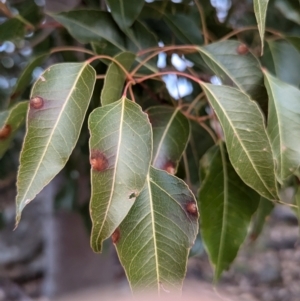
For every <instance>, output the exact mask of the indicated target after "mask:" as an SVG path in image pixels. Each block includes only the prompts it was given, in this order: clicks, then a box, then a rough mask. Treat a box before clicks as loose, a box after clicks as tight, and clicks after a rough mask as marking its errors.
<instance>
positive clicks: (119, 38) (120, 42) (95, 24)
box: [50, 9, 125, 51]
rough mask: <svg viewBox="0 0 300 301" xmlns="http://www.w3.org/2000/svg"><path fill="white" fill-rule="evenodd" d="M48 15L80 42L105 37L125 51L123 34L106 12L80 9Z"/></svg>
mask: <svg viewBox="0 0 300 301" xmlns="http://www.w3.org/2000/svg"><path fill="white" fill-rule="evenodd" d="M50 16H51V17H52V18H54V19H55V20H56V21H58V22H59V23H61V24H62V25H64V26H65V27H66V28H67V29H68V31H69V32H70V34H71V35H72V36H73V37H74V38H75V39H77V40H78V41H79V42H81V43H84V44H85V43H90V42H97V41H99V40H100V39H105V40H107V41H109V42H110V43H111V44H113V45H114V46H116V47H118V48H119V49H120V50H121V51H125V48H124V37H123V34H122V32H121V31H120V30H119V28H118V26H117V25H116V24H115V22H114V20H113V18H112V17H111V14H110V13H108V12H103V11H100V10H95V9H80V10H73V11H68V12H63V13H59V14H50Z"/></svg>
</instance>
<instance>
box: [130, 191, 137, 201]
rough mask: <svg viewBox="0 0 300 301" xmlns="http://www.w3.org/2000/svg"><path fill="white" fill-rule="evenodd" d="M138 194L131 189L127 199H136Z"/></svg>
mask: <svg viewBox="0 0 300 301" xmlns="http://www.w3.org/2000/svg"><path fill="white" fill-rule="evenodd" d="M137 196H138V193H137V192H136V191H133V192H132V193H130V194H129V200H132V199H136V198H137Z"/></svg>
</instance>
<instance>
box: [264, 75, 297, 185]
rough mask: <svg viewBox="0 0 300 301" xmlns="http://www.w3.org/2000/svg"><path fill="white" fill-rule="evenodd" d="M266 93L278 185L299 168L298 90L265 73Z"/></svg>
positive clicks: (269, 132)
mask: <svg viewBox="0 0 300 301" xmlns="http://www.w3.org/2000/svg"><path fill="white" fill-rule="evenodd" d="M265 84H266V87H267V90H268V94H269V114H268V134H269V137H270V140H271V145H272V149H273V153H274V157H275V159H276V163H277V164H276V167H277V175H278V177H279V179H280V180H281V182H282V181H283V180H285V179H286V178H287V177H289V176H290V175H292V174H293V173H298V174H299V166H300V139H299V135H298V133H299V132H300V122H299V120H300V102H299V100H300V90H299V89H297V88H295V87H293V86H291V85H289V84H287V83H285V82H283V81H281V80H280V79H278V78H276V77H274V76H272V75H271V74H270V73H268V72H265Z"/></svg>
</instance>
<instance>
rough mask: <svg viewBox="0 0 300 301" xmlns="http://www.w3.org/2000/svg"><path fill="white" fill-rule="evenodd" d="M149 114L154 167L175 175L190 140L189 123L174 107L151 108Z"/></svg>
mask: <svg viewBox="0 0 300 301" xmlns="http://www.w3.org/2000/svg"><path fill="white" fill-rule="evenodd" d="M147 113H148V116H149V119H150V122H151V125H152V130H153V159H152V165H153V166H154V167H156V168H159V169H163V170H167V171H168V172H170V173H173V174H174V173H175V172H176V170H177V167H178V162H179V160H180V158H181V156H182V153H183V151H184V150H185V147H186V144H187V142H188V139H189V134H190V125H189V121H188V119H187V118H186V117H185V116H184V115H183V114H182V113H181V112H180V110H179V109H175V108H172V107H166V106H157V107H151V108H149V109H148V110H147Z"/></svg>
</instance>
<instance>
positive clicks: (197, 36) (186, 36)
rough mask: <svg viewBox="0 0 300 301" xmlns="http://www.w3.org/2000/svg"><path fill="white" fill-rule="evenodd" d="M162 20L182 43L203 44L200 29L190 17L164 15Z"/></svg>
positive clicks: (178, 14)
mask: <svg viewBox="0 0 300 301" xmlns="http://www.w3.org/2000/svg"><path fill="white" fill-rule="evenodd" d="M163 20H164V21H165V22H166V24H167V25H168V26H169V27H170V29H171V30H172V32H173V33H174V34H175V35H176V37H177V38H178V39H179V40H180V41H181V42H182V43H185V44H192V45H201V44H202V43H203V39H202V34H201V30H200V28H199V26H197V24H196V23H195V22H194V20H193V19H191V18H190V17H188V16H186V15H183V14H180V13H177V14H176V15H171V14H165V15H164V18H163Z"/></svg>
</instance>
